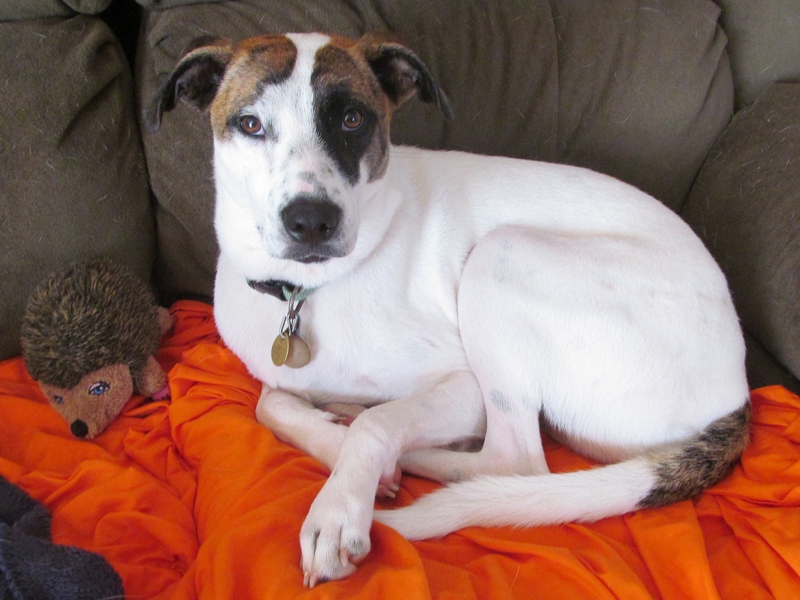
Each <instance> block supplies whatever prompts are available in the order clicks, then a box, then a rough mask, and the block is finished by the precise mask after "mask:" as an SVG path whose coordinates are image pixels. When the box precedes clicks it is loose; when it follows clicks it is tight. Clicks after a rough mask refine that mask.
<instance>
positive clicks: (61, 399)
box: [53, 396, 64, 404]
mask: <svg viewBox="0 0 800 600" xmlns="http://www.w3.org/2000/svg"><path fill="white" fill-rule="evenodd" d="M53 402H55V403H56V404H64V397H63V396H53Z"/></svg>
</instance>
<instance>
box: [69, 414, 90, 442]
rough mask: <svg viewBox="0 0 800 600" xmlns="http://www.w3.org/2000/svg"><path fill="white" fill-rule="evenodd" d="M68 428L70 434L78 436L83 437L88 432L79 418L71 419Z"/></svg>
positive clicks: (87, 428)
mask: <svg viewBox="0 0 800 600" xmlns="http://www.w3.org/2000/svg"><path fill="white" fill-rule="evenodd" d="M69 430H70V431H71V432H72V435H74V436H75V437H79V438H85V437H86V436H87V435H88V434H89V427H87V425H86V423H84V422H83V421H81V420H80V419H77V420H75V421H73V422H72V425H70V426H69Z"/></svg>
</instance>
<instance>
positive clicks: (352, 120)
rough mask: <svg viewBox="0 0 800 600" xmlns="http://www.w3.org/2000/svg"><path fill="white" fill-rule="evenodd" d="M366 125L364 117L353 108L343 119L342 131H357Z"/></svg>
mask: <svg viewBox="0 0 800 600" xmlns="http://www.w3.org/2000/svg"><path fill="white" fill-rule="evenodd" d="M362 123H364V115H362V114H361V113H360V112H358V111H357V110H355V109H354V108H351V109H350V110H348V111H347V112H346V113H344V117H342V129H344V130H345V131H355V130H356V129H358V128H359V127H361V125H362Z"/></svg>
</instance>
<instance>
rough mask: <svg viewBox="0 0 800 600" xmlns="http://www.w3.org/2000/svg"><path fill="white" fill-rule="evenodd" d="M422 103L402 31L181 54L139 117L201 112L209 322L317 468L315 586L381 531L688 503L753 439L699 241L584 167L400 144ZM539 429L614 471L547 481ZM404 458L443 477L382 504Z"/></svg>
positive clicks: (357, 557)
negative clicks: (376, 526) (207, 173)
mask: <svg viewBox="0 0 800 600" xmlns="http://www.w3.org/2000/svg"><path fill="white" fill-rule="evenodd" d="M415 95H416V96H417V97H418V98H419V99H420V100H422V101H423V102H428V103H432V104H435V105H436V106H437V107H438V108H439V109H440V110H441V111H442V112H443V113H444V116H445V117H449V116H450V115H451V108H450V104H449V101H448V99H447V97H446V96H445V94H444V93H443V91H442V90H441V89H440V88H439V86H438V85H437V83H436V82H435V80H434V78H433V77H432V75H431V73H430V71H429V70H428V68H427V67H426V66H425V64H424V63H423V62H422V61H421V60H420V58H419V57H418V56H417V55H416V54H415V53H414V52H413V51H412V50H410V49H409V48H407V47H406V46H404V45H403V44H401V43H399V42H398V41H397V40H395V39H393V38H392V37H391V36H381V35H374V34H368V35H365V36H364V37H362V38H360V39H358V40H351V39H347V38H343V37H338V36H327V35H322V34H287V35H264V36H260V37H255V38H250V39H247V40H244V41H239V42H236V43H234V42H231V41H227V40H213V41H206V42H205V43H204V44H203V45H201V46H199V47H196V48H195V49H193V50H191V51H190V52H188V53H187V54H186V55H185V56H184V57H183V58H182V59H181V60H180V62H179V63H178V64H177V66H176V67H175V69H174V71H172V73H171V74H169V76H168V77H167V78H166V79H165V81H164V82H163V84H162V85H161V86H160V87H159V89H158V91H157V92H156V94H155V96H154V99H153V102H152V104H151V105H150V107H149V108H148V109H147V110H146V120H147V123H148V124H149V127H150V129H152V130H157V129H158V127H159V125H160V123H161V119H162V115H163V113H164V112H166V111H169V110H171V109H173V108H174V107H175V106H176V104H177V102H178V101H179V100H183V101H185V102H187V103H189V104H190V105H192V106H194V107H196V108H198V109H201V110H208V111H209V114H210V121H211V128H212V131H213V138H214V177H215V186H216V212H215V228H216V233H217V236H218V240H219V246H220V255H219V261H218V270H217V275H216V281H215V290H214V303H215V306H214V315H215V319H216V322H217V325H218V328H219V331H220V334H221V335H222V338H223V340H224V341H225V343H226V344H227V345H228V346H229V347H230V348H231V350H232V351H233V352H235V353H236V354H237V355H238V356H239V357H240V358H241V359H242V360H243V361H244V363H245V364H246V365H247V367H248V369H249V370H250V371H251V372H252V374H253V375H254V376H255V377H257V378H258V379H260V380H261V381H262V382H263V384H264V386H263V391H262V393H261V396H260V398H259V401H258V406H257V411H256V414H257V418H258V420H259V421H260V422H261V423H263V424H265V425H266V426H267V427H269V428H270V429H271V430H272V431H273V432H274V434H275V435H276V436H277V437H278V438H279V439H282V440H284V441H286V442H288V443H290V444H292V445H294V446H296V447H297V448H299V449H301V450H303V451H304V452H306V453H308V454H310V455H311V456H313V457H315V458H317V459H318V460H319V461H320V462H321V463H323V464H324V465H325V466H326V467H327V468H328V469H329V470H330V473H331V474H330V477H329V478H328V480H327V482H326V483H325V485H324V487H323V488H322V490H321V491H320V492H319V494H318V495H317V497H316V499H315V500H314V502H313V504H312V505H311V507H310V510H309V512H308V515H307V517H306V519H305V522H304V523H303V525H302V528H301V530H300V550H301V553H302V568H303V571H304V585H306V586H311V587H313V586H314V585H315V584H317V583H319V582H322V581H326V580H333V579H339V578H343V577H346V576H347V575H349V574H350V573H352V572H353V571H354V570H355V569H356V566H357V565H358V564H359V562H360V561H361V560H363V558H364V557H365V556H366V555H367V553H368V552H369V549H370V535H369V534H370V528H371V525H372V522H373V519H375V520H377V521H379V522H381V523H384V524H387V525H389V526H391V527H393V528H394V529H396V530H397V531H398V532H400V533H401V534H402V535H404V536H405V537H406V538H408V539H412V540H414V539H422V538H428V537H435V536H442V535H445V534H447V533H449V532H451V531H454V530H457V529H459V528H462V527H466V526H471V525H486V526H499V525H515V526H537V525H544V524H554V523H563V522H570V521H593V520H597V519H602V518H604V517H607V516H611V515H619V514H623V513H626V512H629V511H634V510H637V509H644V508H649V507H655V506H660V505H664V504H667V503H671V502H676V501H679V500H684V499H688V498H691V497H692V496H694V495H696V494H698V493H699V492H701V491H703V490H704V489H706V488H707V487H709V486H711V485H713V484H714V483H716V482H718V481H719V480H720V479H721V478H722V477H724V476H725V475H726V474H727V473H728V472H729V471H730V470H731V469H732V467H733V466H734V464H735V463H736V462H737V461H738V459H739V457H740V455H741V454H742V452H743V450H744V448H745V446H746V444H747V441H748V422H749V401H748V385H747V380H746V376H745V370H744V356H745V349H744V342H743V336H742V332H741V328H740V325H739V321H738V318H737V315H736V311H735V309H734V305H733V303H732V300H731V296H730V293H729V290H728V286H727V283H726V280H725V277H724V276H723V274H722V272H721V270H720V269H719V267H718V266H717V264H716V263H715V262H714V260H713V259H712V257H711V256H710V254H709V253H708V251H707V250H706V248H705V247H704V246H703V244H702V242H701V241H700V240H699V239H698V238H697V237H696V236H695V235H694V233H693V232H692V231H691V229H690V228H689V227H688V226H687V225H686V224H685V223H684V222H683V221H682V220H681V219H680V218H679V217H677V216H676V215H675V214H674V213H673V212H671V211H670V210H669V209H667V208H666V207H664V206H663V205H662V204H661V203H659V202H658V201H657V200H655V199H653V198H652V197H650V196H648V195H647V194H645V193H643V192H641V191H639V190H638V189H635V188H634V187H631V186H629V185H627V184H625V183H622V182H620V181H618V180H616V179H613V178H611V177H608V176H605V175H601V174H598V173H595V172H592V171H589V170H585V169H582V168H578V167H572V166H564V165H558V164H547V163H542V162H534V161H525V160H518V159H510V158H502V157H488V156H477V155H472V154H467V153H460V152H437V151H429V150H423V149H417V148H410V147H402V146H393V145H392V144H391V143H390V138H389V126H390V120H391V116H392V113H393V112H394V111H395V109H397V108H398V107H399V106H400V105H401V104H403V103H404V102H406V101H407V100H409V99H410V98H411V97H413V96H415ZM279 365H280V366H279ZM334 405H336V406H339V407H340V408H339V409H335V410H333V411H326V410H323V409H324V408H325V407H326V406H334ZM342 406H355V407H356V409H355V411H354V414H355V413H357V412H358V411H360V410H362V408H363V407H367V408H366V410H363V412H360V414H357V415H356V416H355V418H354V419H352V423H351V424H350V425H349V427H348V426H346V424H345V423H343V422H342V417H341V416H340V414H341V413H342V412H345V411H342V409H341V407H342ZM337 413H339V414H337ZM543 429H546V430H547V432H548V433H549V434H550V435H552V436H553V437H554V438H555V439H557V440H559V441H561V442H563V443H565V444H567V445H568V446H569V447H571V448H572V449H574V450H576V451H577V452H579V453H581V454H583V455H585V456H587V457H590V458H591V459H594V460H596V461H599V462H602V463H605V464H604V465H603V466H599V467H597V468H594V469H589V470H585V471H579V472H574V473H561V474H551V473H549V470H548V466H547V463H546V461H545V456H544V452H543V449H542V441H541V431H542V430H543ZM475 440H478V442H477V445H478V446H479V447H478V448H471V450H473V451H458V450H454V449H452V447H449V445H452V444H456V445H457V444H466V445H468V446H469V445H470V444H472V445H474V444H475ZM398 465H399V466H400V467H401V468H402V470H403V471H404V472H407V473H413V474H416V475H420V476H424V477H428V478H431V479H434V480H437V481H440V482H443V483H448V484H449V485H448V486H446V487H444V488H442V489H440V490H438V491H435V492H433V493H431V494H429V495H427V496H425V497H423V498H421V499H420V500H418V501H417V502H416V503H414V504H412V505H410V506H408V507H405V508H400V509H397V510H386V511H374V510H373V507H374V497H375V495H376V492H378V491H382V492H384V493H385V494H388V495H390V496H391V495H392V494H393V493H394V492H395V491H396V490H397V489H398V487H397V485H398V475H397V471H396V469H397V467H398Z"/></svg>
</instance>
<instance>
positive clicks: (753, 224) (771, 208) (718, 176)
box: [682, 84, 800, 385]
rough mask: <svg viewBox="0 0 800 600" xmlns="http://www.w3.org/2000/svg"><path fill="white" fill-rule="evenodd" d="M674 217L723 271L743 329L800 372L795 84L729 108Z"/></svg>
mask: <svg viewBox="0 0 800 600" xmlns="http://www.w3.org/2000/svg"><path fill="white" fill-rule="evenodd" d="M682 214H683V216H684V217H685V218H686V220H687V221H688V222H689V223H690V224H691V225H692V227H693V228H694V229H695V231H696V232H697V233H698V234H699V235H700V237H701V238H702V239H703V240H704V241H705V243H706V245H707V246H708V247H709V249H710V250H711V252H712V253H713V254H714V256H715V257H716V258H717V260H718V261H719V262H720V265H721V266H722V268H723V270H724V271H725V273H726V274H727V276H728V281H729V284H730V286H731V290H732V292H733V297H734V301H735V303H736V306H737V309H738V311H739V315H740V318H741V320H742V324H743V326H744V328H745V330H747V331H748V332H749V333H750V334H752V336H753V337H754V338H756V340H757V341H758V342H759V343H760V345H761V346H763V348H764V349H765V350H766V351H767V352H768V353H769V354H771V355H772V356H773V357H775V358H776V359H777V360H778V361H779V362H780V363H781V364H782V365H784V367H786V368H787V369H788V370H789V371H791V372H792V373H793V374H794V377H800V302H798V298H800V84H774V85H773V86H772V87H770V88H769V89H768V90H767V91H766V92H765V93H764V94H763V95H762V96H761V97H760V98H759V99H758V100H757V101H756V103H755V104H754V105H753V106H752V107H750V108H748V109H745V110H743V111H740V112H739V113H737V115H736V117H734V119H733V121H732V122H731V124H730V126H729V127H728V129H727V130H726V131H725V133H724V134H723V135H722V136H721V137H720V139H719V142H718V143H717V144H716V145H715V146H714V149H713V150H712V152H711V154H710V156H709V159H708V161H707V163H706V164H705V166H704V167H703V170H702V172H701V173H700V175H699V177H698V179H697V183H696V184H695V186H694V188H693V189H692V192H691V194H690V196H689V200H688V201H687V204H686V206H685V208H684V210H683V213H682ZM762 358H763V357H762ZM758 372H759V370H753V369H751V374H752V375H751V379H753V378H754V377H760V375H759V374H758ZM766 383H775V382H774V381H763V380H760V379H759V380H758V381H751V384H757V385H763V384H766Z"/></svg>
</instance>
